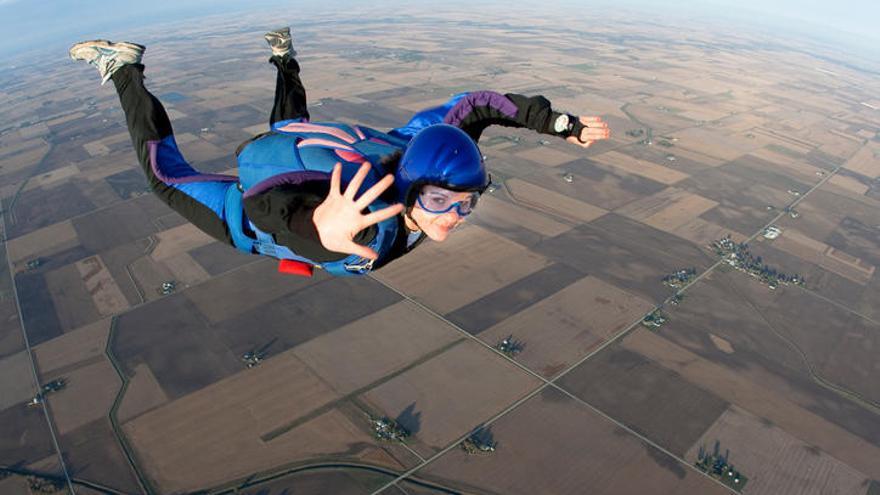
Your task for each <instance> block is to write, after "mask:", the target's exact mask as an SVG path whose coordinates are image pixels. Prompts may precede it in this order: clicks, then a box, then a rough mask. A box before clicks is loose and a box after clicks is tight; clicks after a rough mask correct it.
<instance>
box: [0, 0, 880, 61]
mask: <svg viewBox="0 0 880 495" xmlns="http://www.w3.org/2000/svg"><path fill="white" fill-rule="evenodd" d="M348 1H352V0H348ZM371 1H372V2H373V3H374V4H382V3H391V4H393V3H399V2H395V1H394V0H390V1H389V0H386V1H380V0H371ZM493 1H494V0H493ZM520 1H522V0H520ZM568 1H569V2H570V3H574V4H576V5H577V6H578V8H579V9H593V10H596V9H602V10H605V9H614V8H629V9H634V10H639V11H644V12H645V13H646V14H648V15H651V14H664V17H675V16H677V15H688V16H694V15H700V16H706V17H722V16H723V17H734V18H737V19H738V20H739V21H741V22H746V23H749V22H754V23H755V24H756V25H758V24H760V25H761V26H763V27H768V26H783V27H784V28H785V29H793V30H796V31H800V32H801V33H806V34H807V35H808V36H809V35H810V34H811V32H812V33H814V34H815V36H816V37H817V38H821V39H826V40H827V39H837V40H842V41H845V43H846V45H845V46H847V47H849V48H857V49H860V50H859V51H860V52H861V53H860V54H861V55H863V56H867V57H871V58H880V49H874V47H875V46H878V45H880V29H878V24H880V22H878V21H880V1H878V0H833V1H832V0H664V1H662V2H661V1H657V0H614V1H613V2H612V1H610V0H568ZM407 3H409V4H411V5H425V6H426V9H428V10H430V5H431V2H430V1H425V0H421V1H418V2H415V1H414V0H410V1H408V2H407ZM332 4H333V7H334V8H337V9H338V8H342V4H343V2H341V1H340V0H333V2H332ZM449 4H450V2H449V1H444V2H443V5H449ZM527 4H528V5H534V3H533V1H529V2H523V3H522V5H523V6H525V5H527ZM319 5H323V7H319ZM327 5H328V3H327V2H317V1H315V0H300V1H288V2H282V1H279V0H249V1H242V0H238V1H236V0H148V1H140V2H125V1H124V2H119V1H118V0H117V1H108V0H0V32H2V33H3V36H2V37H0V58H7V57H8V56H9V55H11V54H14V53H15V52H20V51H21V50H27V49H28V48H31V47H34V46H40V45H47V44H48V45H51V46H54V45H58V46H66V45H69V44H70V43H72V42H74V41H77V40H79V39H81V38H83V39H85V38H91V37H95V36H99V35H100V33H104V32H108V31H111V32H116V31H119V28H124V27H125V26H126V25H135V24H139V25H144V24H149V23H154V22H160V21H162V20H165V19H169V18H175V17H177V18H180V17H193V16H198V15H200V14H204V13H206V12H207V13H211V14H219V13H224V12H234V11H245V10H247V11H255V10H262V9H266V8H275V9H279V10H281V11H287V12H289V13H290V14H289V15H288V17H289V16H292V15H296V13H297V11H303V12H308V11H309V10H310V9H316V8H326V6H327ZM467 5H471V6H472V5H473V3H472V2H466V3H462V14H463V15H466V13H467V10H466V7H465V6H467ZM502 5H505V6H511V7H509V8H517V0H513V1H507V2H505V3H503V4H502ZM270 6H271V7H270ZM281 6H283V7H281ZM532 9H533V7H531V8H530V10H532ZM377 10H379V11H381V10H385V9H381V8H377ZM385 11H386V12H393V9H388V10H385ZM114 28H116V29H114ZM782 33H784V31H783V30H782V29H780V36H781V37H784V34H782ZM842 33H849V35H848V36H847V35H844V34H842ZM842 46H843V45H842Z"/></svg>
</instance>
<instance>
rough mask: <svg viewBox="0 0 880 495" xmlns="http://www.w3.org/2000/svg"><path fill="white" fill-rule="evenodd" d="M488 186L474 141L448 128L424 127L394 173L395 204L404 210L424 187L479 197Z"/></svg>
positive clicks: (481, 160)
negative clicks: (428, 186)
mask: <svg viewBox="0 0 880 495" xmlns="http://www.w3.org/2000/svg"><path fill="white" fill-rule="evenodd" d="M489 182H490V181H489V175H488V174H487V173H486V167H485V166H484V165H483V155H482V154H481V153H480V149H479V148H477V145H476V143H474V140H473V139H471V137H470V136H468V135H467V133H465V132H464V131H462V130H461V129H459V128H458V127H454V126H451V125H448V124H434V125H431V126H428V127H426V128H424V129H422V130H421V131H419V132H418V133H417V134H416V135H415V136H413V138H412V140H411V141H410V142H409V145H408V146H407V147H406V151H405V152H404V153H403V156H402V157H401V159H400V163H399V164H398V166H397V169H396V170H395V171H394V186H395V188H396V190H397V200H398V201H399V202H401V203H403V204H404V205H406V206H412V205H413V203H414V202H415V198H416V196H417V195H418V192H419V189H420V188H421V186H423V185H426V184H431V185H435V186H440V187H443V188H445V189H450V190H453V191H478V192H480V193H482V192H483V191H484V190H485V189H486V188H487V187H489Z"/></svg>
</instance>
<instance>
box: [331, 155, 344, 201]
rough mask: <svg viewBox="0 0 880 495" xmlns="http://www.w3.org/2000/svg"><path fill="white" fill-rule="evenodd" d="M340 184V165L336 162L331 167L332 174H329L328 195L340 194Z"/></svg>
mask: <svg viewBox="0 0 880 495" xmlns="http://www.w3.org/2000/svg"><path fill="white" fill-rule="evenodd" d="M341 183H342V163H341V162H336V164H335V165H333V173H331V174H330V194H331V195H333V194H341V191H340V188H341Z"/></svg>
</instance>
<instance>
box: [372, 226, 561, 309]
mask: <svg viewBox="0 0 880 495" xmlns="http://www.w3.org/2000/svg"><path fill="white" fill-rule="evenodd" d="M425 244H426V245H424V246H420V247H419V249H417V250H416V251H414V252H413V253H411V254H409V255H407V256H406V257H404V258H402V259H400V260H397V261H395V262H394V263H391V264H390V265H388V266H387V267H384V268H383V269H382V270H380V271H378V272H376V274H375V275H374V277H375V278H377V279H379V280H381V281H383V282H385V283H387V284H389V285H391V286H392V287H394V288H395V289H397V290H399V291H401V292H403V293H405V294H407V295H409V296H410V297H412V298H414V299H415V300H417V301H419V302H421V303H423V304H426V305H427V306H429V307H430V308H431V309H433V310H434V311H437V312H439V313H447V312H449V311H453V310H455V309H457V308H459V307H461V306H464V305H465V304H467V303H469V302H471V301H474V300H476V299H479V298H480V297H482V296H484V295H486V294H488V293H490V292H492V291H493V290H496V289H498V288H500V287H503V286H505V285H507V284H509V283H511V282H513V281H515V280H518V279H520V278H522V277H524V276H526V275H528V274H530V273H533V272H535V271H537V270H540V269H541V268H543V267H545V266H547V265H548V264H550V262H549V261H548V260H547V259H545V258H544V257H543V256H541V255H539V254H535V253H533V252H531V251H529V250H527V249H525V248H524V247H522V246H520V245H519V244H516V243H514V242H511V241H509V240H507V239H505V238H503V237H501V236H499V235H497V234H494V233H492V232H491V231H488V230H486V229H483V228H482V227H478V226H475V225H468V226H466V227H463V228H461V230H460V231H459V232H456V233H455V234H454V235H451V236H450V237H449V238H448V239H447V240H446V241H444V242H443V243H442V244H441V243H433V242H426V243H425ZM463 281H467V282H466V283H465V282H463Z"/></svg>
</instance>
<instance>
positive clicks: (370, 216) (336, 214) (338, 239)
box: [312, 162, 403, 260]
mask: <svg viewBox="0 0 880 495" xmlns="http://www.w3.org/2000/svg"><path fill="white" fill-rule="evenodd" d="M370 167H371V165H370V163H369V162H364V163H363V164H361V168H359V169H358V171H357V173H356V174H355V175H354V177H352V179H351V182H349V184H348V187H346V188H345V192H344V193H343V192H341V190H342V164H340V163H338V162H337V163H336V165H334V166H333V173H332V174H331V175H330V193H329V194H328V195H327V198H326V199H324V201H323V202H322V203H321V204H320V205H318V207H317V208H315V213H314V214H313V215H312V222H314V224H315V228H317V230H318V237H319V238H320V239H321V244H322V245H323V246H324V247H325V248H327V249H328V250H330V251H335V252H337V253H346V254H355V255H358V256H360V257H362V258H369V259H373V260H375V259H376V258H378V257H379V255H378V254H377V253H376V251H374V250H372V249H370V248H368V247H366V246H361V245H360V244H358V243H356V242H354V241H353V240H352V239H354V236H356V235H357V233H358V232H360V231H361V230H363V229H365V228H367V227H369V226H370V225H373V224H376V223H379V222H381V221H382V220H386V219H388V218H391V217H393V216H394V215H397V214H399V213H400V212H401V211H403V205H402V204H400V203H398V204H395V205H392V206H389V207H387V208H382V209H381V210H379V211H374V212H371V213H367V214H366V215H365V214H363V213H361V211H363V210H364V208H366V207H368V206H370V203H372V202H373V201H374V200H375V199H376V198H378V197H379V195H381V194H382V193H383V192H384V191H385V190H386V189H388V187H390V186H391V184H392V183H393V182H394V176H393V175H391V174H388V175H386V176H385V177H383V178H382V180H380V181H379V182H377V183H376V184H374V185H373V187H371V188H369V189H367V190H366V191H365V192H364V193H363V194H361V195H360V197H358V198H357V200H355V195H356V194H357V192H358V189H360V187H361V184H363V182H364V178H365V177H366V176H367V174H368V173H369V172H370Z"/></svg>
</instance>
